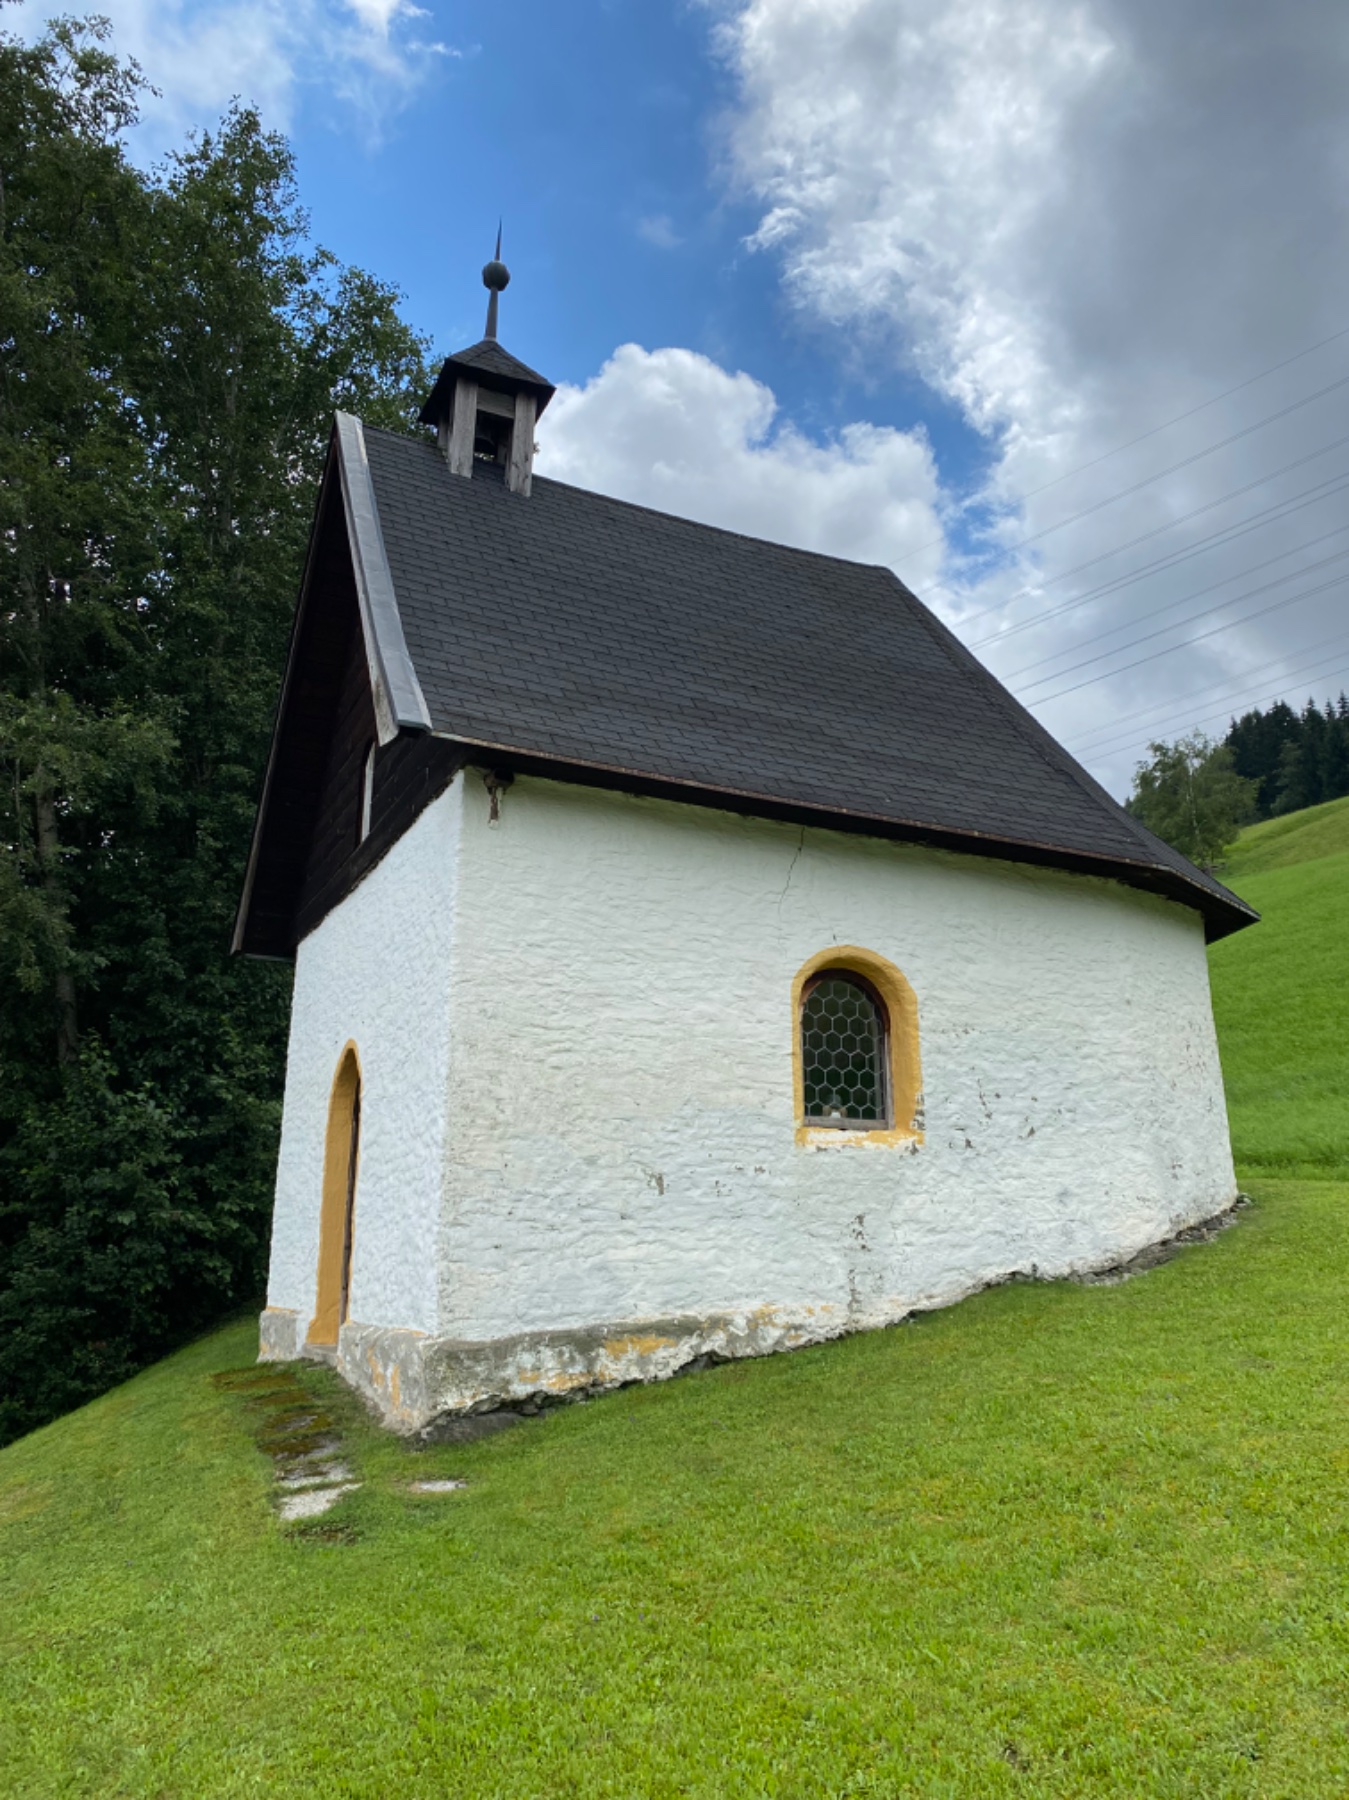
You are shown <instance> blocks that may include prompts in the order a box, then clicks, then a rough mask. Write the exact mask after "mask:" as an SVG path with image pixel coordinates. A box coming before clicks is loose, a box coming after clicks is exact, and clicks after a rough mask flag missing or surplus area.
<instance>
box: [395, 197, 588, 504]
mask: <svg viewBox="0 0 1349 1800" xmlns="http://www.w3.org/2000/svg"><path fill="white" fill-rule="evenodd" d="M510 279H511V272H510V270H509V269H508V268H507V267H506V265H505V263H504V262H502V260H501V227H500V226H499V225H498V226H497V244H496V250H495V252H494V254H493V256H492V260H491V261H490V262H489V263H487V264H485V266H484V268H483V272H482V284H483V286H484V287H485V288H486V289H487V294H488V300H487V329H486V331H485V332H484V333H483V335H482V337H481V338H480V339H479V340H478V342H477V343H476V344H470V345H469V347H468V349H467V350H456V351H455V353H454V355H453V356H447V357H446V358H445V361H444V363H443V364H442V365H441V370H440V374H439V375H438V376H437V377H436V385H435V386H434V387H433V388H432V389H431V392H430V393H429V394H428V395H427V397H426V404H425V405H424V406H423V407H422V410H421V412H420V413H419V414H418V418H419V419H420V420H421V422H422V424H423V425H431V426H434V427H435V433H436V442H437V443H438V444H439V446H440V449H441V451H442V453H443V455H444V457H445V460H446V461H447V462H448V463H449V465H450V469H451V472H452V473H453V474H455V475H462V476H464V477H465V478H466V479H468V480H471V479H472V477H473V470H474V465H475V464H477V465H479V466H484V465H487V464H495V465H497V467H498V468H500V469H502V470H503V471H504V473H505V480H506V486H507V487H508V488H509V489H510V491H511V492H512V493H513V494H521V495H528V494H529V492H530V489H531V486H532V483H533V470H534V450H535V444H534V427H535V425H536V424H537V422H538V418H539V414H540V413H541V412H542V411H543V409H544V407H545V406H547V404H548V402H549V401H550V400H551V399H552V397H553V395H554V394H555V393H556V392H557V390H556V388H555V387H554V386H553V384H552V382H551V381H545V380H544V378H543V376H542V375H540V374H539V373H538V371H537V370H535V369H531V368H530V367H529V365H528V363H522V362H521V361H520V359H519V357H518V356H512V355H511V353H510V351H509V350H505V349H503V348H502V346H501V345H500V344H499V343H498V342H497V312H498V308H499V304H500V300H501V296H502V294H503V293H504V292H505V291H506V288H507V286H508V285H509V283H510Z"/></svg>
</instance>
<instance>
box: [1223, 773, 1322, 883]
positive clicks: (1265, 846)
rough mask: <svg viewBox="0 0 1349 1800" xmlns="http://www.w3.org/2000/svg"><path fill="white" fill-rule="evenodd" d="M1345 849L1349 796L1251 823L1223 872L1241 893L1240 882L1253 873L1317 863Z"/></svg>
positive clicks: (1230, 852) (1229, 854)
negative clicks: (1305, 863) (1257, 822)
mask: <svg viewBox="0 0 1349 1800" xmlns="http://www.w3.org/2000/svg"><path fill="white" fill-rule="evenodd" d="M1341 851H1347V852H1349V796H1346V797H1345V798H1344V799H1342V800H1328V801H1327V802H1326V803H1325V805H1324V806H1308V807H1306V808H1305V809H1304V810H1303V811H1302V812H1295V813H1284V814H1283V815H1282V817H1280V818H1277V819H1262V820H1261V821H1260V823H1259V824H1258V825H1248V826H1247V827H1246V829H1245V831H1243V832H1242V834H1241V836H1240V837H1239V838H1238V839H1237V841H1236V843H1235V844H1234V845H1233V846H1232V848H1231V849H1230V850H1229V851H1228V853H1227V860H1226V862H1225V863H1224V864H1223V867H1222V869H1221V870H1220V871H1219V873H1220V875H1221V877H1222V879H1223V880H1224V881H1225V882H1226V883H1227V885H1228V886H1229V887H1232V886H1233V885H1234V884H1236V885H1237V891H1238V892H1240V891H1241V888H1240V883H1241V882H1242V881H1243V880H1244V879H1245V878H1246V877H1247V876H1249V875H1263V874H1265V873H1266V872H1267V871H1268V870H1270V869H1285V868H1288V867H1290V866H1291V865H1292V864H1294V863H1304V862H1314V861H1316V860H1317V859H1318V858H1320V857H1323V856H1336V855H1338V854H1339V853H1340V852H1341Z"/></svg>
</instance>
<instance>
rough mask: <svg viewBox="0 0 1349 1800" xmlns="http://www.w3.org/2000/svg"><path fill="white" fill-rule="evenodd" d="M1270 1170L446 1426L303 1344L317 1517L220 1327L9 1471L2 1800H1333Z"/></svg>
mask: <svg viewBox="0 0 1349 1800" xmlns="http://www.w3.org/2000/svg"><path fill="white" fill-rule="evenodd" d="M1259 1194H1260V1201H1259V1204H1257V1206H1256V1207H1255V1208H1254V1209H1252V1210H1251V1211H1250V1212H1248V1213H1246V1214H1245V1215H1244V1216H1243V1217H1242V1218H1241V1220H1240V1222H1239V1223H1238V1224H1237V1225H1236V1227H1235V1228H1234V1229H1232V1230H1231V1231H1229V1232H1227V1233H1225V1234H1224V1235H1223V1236H1222V1237H1220V1238H1219V1239H1218V1240H1217V1241H1216V1242H1214V1243H1211V1244H1207V1245H1203V1246H1201V1247H1197V1248H1194V1249H1191V1250H1189V1251H1186V1252H1183V1253H1182V1254H1181V1255H1180V1256H1179V1257H1178V1258H1177V1259H1176V1260H1175V1261H1173V1262H1171V1263H1169V1264H1167V1265H1166V1266H1164V1267H1162V1268H1160V1269H1156V1270H1154V1271H1152V1272H1151V1273H1150V1274H1148V1275H1146V1276H1143V1277H1141V1278H1139V1279H1136V1280H1134V1281H1130V1282H1127V1283H1125V1284H1123V1285H1120V1286H1113V1287H1111V1286H1096V1287H1077V1286H1072V1285H1069V1284H1055V1285H1052V1286H1051V1285H1042V1284H1029V1283H1022V1284H1016V1285H1011V1286H1007V1287H1003V1288H998V1289H994V1290H991V1291H989V1292H986V1293H984V1294H981V1295H978V1296H976V1297H975V1298H973V1299H971V1300H969V1301H967V1302H965V1303H964V1304H963V1305H961V1306H959V1307H955V1308H951V1309H949V1310H946V1311H944V1312H940V1313H936V1314H932V1315H929V1316H928V1317H927V1318H925V1319H923V1320H921V1321H919V1322H917V1323H915V1324H912V1325H910V1326H908V1327H904V1328H897V1329H894V1330H890V1331H881V1332H873V1333H868V1334H865V1335H862V1336H858V1337H855V1338H851V1339H846V1340H844V1341H841V1342H839V1343H835V1344H830V1345H824V1346H820V1347H818V1348H814V1349H809V1350H802V1351H797V1352H794V1353H793V1354H791V1355H788V1356H778V1357H770V1358H766V1359H764V1360H763V1361H761V1362H757V1363H739V1364H733V1365H728V1366H726V1367H723V1368H719V1369H714V1370H710V1371H708V1372H706V1373H704V1374H701V1375H695V1376H691V1377H688V1378H686V1379H683V1380H679V1381H674V1382H669V1383H665V1384H661V1385H659V1386H654V1387H649V1388H633V1389H628V1390H626V1391H625V1392H623V1393H619V1394H616V1395H613V1396H611V1397H609V1398H607V1399H604V1400H600V1401H596V1402H592V1403H591V1404H589V1405H585V1406H576V1407H570V1408H564V1409H562V1410H560V1411H559V1412H557V1413H555V1414H553V1415H551V1416H547V1417H545V1418H544V1419H541V1420H538V1421H534V1422H530V1423H526V1424H523V1425H521V1426H519V1427H517V1428H516V1429H515V1430H514V1431H512V1432H508V1433H506V1434H505V1435H504V1436H501V1437H496V1438H491V1439H488V1440H486V1441H483V1442H479V1443H477V1444H473V1445H469V1446H466V1447H461V1448H449V1447H442V1448H440V1449H435V1450H428V1451H424V1452H421V1453H415V1452H413V1451H411V1450H409V1449H408V1448H406V1447H405V1446H404V1445H402V1444H401V1443H399V1442H398V1441H396V1440H393V1439H390V1438H389V1437H387V1436H385V1435H383V1434H381V1433H379V1432H378V1431H377V1430H376V1429H375V1428H374V1427H372V1426H371V1425H370V1424H369V1422H368V1421H367V1420H366V1419H365V1418H364V1416H363V1415H362V1414H361V1413H360V1411H359V1408H358V1407H357V1405H356V1403H355V1401H354V1400H353V1399H352V1397H351V1396H349V1395H348V1394H346V1393H345V1392H344V1391H343V1390H341V1389H340V1388H339V1386H338V1384H337V1383H336V1382H335V1380H334V1378H333V1377H332V1376H331V1374H330V1372H329V1371H327V1370H326V1369H321V1368H316V1367H313V1366H312V1365H311V1366H309V1367H307V1368H305V1369H303V1370H302V1371H301V1373H300V1379H301V1380H302V1381H303V1382H304V1383H305V1384H306V1386H307V1387H308V1389H309V1390H310V1391H311V1392H312V1393H313V1395H314V1397H315V1398H314V1404H315V1406H316V1407H323V1408H327V1409H328V1411H329V1412H330V1413H331V1414H332V1416H333V1418H334V1419H335V1420H336V1422H337V1424H338V1426H339V1427H340V1428H341V1430H342V1432H343V1435H344V1439H345V1452H346V1455H347V1457H348V1459H349V1461H350V1463H351V1466H352V1468H353V1471H354V1474H355V1477H356V1478H357V1479H358V1480H359V1481H360V1482H361V1484H362V1485H361V1487H360V1488H359V1490H358V1491H356V1492H354V1493H351V1494H348V1495H347V1497H346V1498H345V1499H343V1500H342V1501H341V1502H340V1504H339V1506H338V1507H337V1509H336V1510H335V1511H334V1512H332V1513H330V1514H329V1515H328V1516H327V1517H326V1518H325V1519H322V1520H320V1521H317V1522H316V1523H315V1524H314V1525H311V1526H308V1527H294V1528H290V1529H287V1528H283V1527H281V1526H279V1525H278V1523H277V1521H276V1518H275V1516H274V1514H273V1512H272V1509H271V1500H272V1487H271V1473H270V1465H269V1463H268V1461H267V1459H266V1458H265V1457H264V1456H263V1455H261V1454H260V1452H259V1450H258V1448H257V1447H256V1445H255V1442H254V1431H255V1429H256V1423H257V1418H258V1412H257V1409H258V1405H259V1402H260V1399H261V1398H262V1394H261V1391H260V1390H259V1389H257V1388H256V1387H250V1386H249V1385H248V1384H249V1383H250V1382H256V1380H257V1375H256V1373H255V1372H251V1371H250V1370H249V1366H248V1365H249V1363H250V1360H251V1358H252V1355H253V1353H254V1348H255V1344H256V1338H255V1335H254V1327H253V1326H252V1324H251V1322H250V1323H245V1324H243V1325H239V1326H235V1327H232V1328H230V1329H229V1330H227V1331H224V1332H221V1333H219V1334H217V1335H216V1336H215V1337H213V1338H210V1339H208V1340H206V1341H204V1342H202V1343H200V1344H197V1345H195V1346H194V1347H192V1348H191V1349H189V1350H187V1351H185V1352H183V1353H182V1354H180V1355H178V1356H176V1357H174V1358H172V1359H170V1360H169V1361H167V1362H165V1363H162V1364H160V1365H159V1366H157V1367H156V1368H154V1369H152V1370H149V1371H147V1372H146V1373H145V1374H144V1375H142V1376H140V1377H138V1378H137V1379H136V1380H135V1381H133V1382H131V1383H129V1384H128V1385H127V1386H125V1387H123V1388H121V1389H119V1390H117V1391H116V1392H114V1393H112V1394H109V1395H106V1396H105V1397H104V1398H103V1399H101V1400H98V1401H95V1402H94V1403H93V1404H92V1405H90V1406H88V1407H85V1408H84V1409H83V1410H82V1411H80V1412H78V1413H74V1414H72V1415H71V1416H70V1417H68V1418H66V1419H62V1420H60V1421H58V1422H57V1423H56V1424H55V1425H52V1426H49V1427H47V1428H46V1429H45V1430H43V1431H39V1432H35V1433H34V1434H33V1435H32V1436H31V1437H29V1438H26V1439H24V1440H22V1441H21V1442H19V1443H17V1444H14V1445H12V1446H10V1447H9V1448H8V1449H7V1450H5V1451H3V1452H0V1720H3V1725H0V1739H3V1744H4V1750H3V1755H0V1792H2V1793H4V1794H5V1795H7V1796H9V1795H13V1796H19V1795H22V1796H23V1797H24V1800H39V1797H42V1796H48V1795H50V1796H57V1795H60V1796H62V1800H67V1797H71V1796H80V1797H83V1796H90V1797H91V1800H92V1797H93V1796H99V1797H102V1796H108V1795H119V1796H144V1797H146V1800H149V1797H150V1796H173V1797H174V1800H183V1797H187V1796H203V1797H209V1800H229V1797H232V1796H236V1795H245V1794H254V1793H261V1792H265V1793H269V1794H277V1795H285V1796H291V1795H294V1796H301V1795H303V1796H313V1795H325V1796H326V1795H335V1796H347V1797H351V1796H370V1797H371V1800H376V1797H378V1800H387V1797H388V1796H390V1795H418V1796H420V1795H428V1796H430V1795H442V1794H446V1795H448V1794H454V1795H464V1796H471V1797H472V1800H534V1797H537V1800H545V1797H546V1800H555V1797H557V1796H579V1797H583V1800H590V1797H592V1796H593V1797H595V1800H634V1797H636V1796H641V1800H674V1797H675V1796H694V1797H697V1800H751V1797H753V1800H762V1797H764V1796H772V1797H775V1800H820V1797H827V1796H844V1795H848V1796H859V1797H860V1796H868V1795H870V1796H877V1797H882V1796H883V1797H885V1800H892V1797H893V1800H898V1797H899V1796H932V1797H933V1800H935V1797H936V1796H955V1795H959V1796H962V1797H963V1796H967V1795H968V1796H978V1797H980V1800H982V1797H983V1796H998V1795H1008V1796H1011V1795H1019V1794H1034V1795H1036V1796H1040V1797H1059V1796H1062V1797H1063V1800H1067V1797H1068V1796H1084V1795H1086V1796H1090V1795H1101V1796H1111V1797H1113V1796H1116V1795H1122V1794H1127V1795H1131V1796H1158V1797H1170V1796H1175V1797H1176V1800H1180V1797H1181V1796H1186V1797H1188V1796H1192V1795H1196V1794H1215V1795H1216V1794H1221V1795H1223V1796H1224V1797H1225V1800H1281V1797H1282V1800H1315V1797H1316V1796H1327V1797H1329V1796H1332V1795H1335V1796H1338V1795H1341V1794H1343V1793H1345V1792H1346V1791H1349V1728H1347V1727H1346V1712H1345V1708H1344V1704H1343V1699H1344V1694H1343V1676H1344V1667H1345V1657H1346V1653H1349V1558H1346V1556H1345V1554H1344V1530H1343V1524H1342V1521H1343V1520H1344V1519H1345V1518H1346V1517H1347V1516H1349V1463H1347V1462H1346V1459H1345V1455H1344V1447H1343V1446H1344V1429H1343V1426H1344V1418H1345V1416H1346V1410H1347V1409H1349V1360H1346V1358H1345V1356H1344V1354H1343V1346H1344V1330H1345V1328H1344V1304H1343V1295H1344V1291H1345V1287H1346V1284H1349V1238H1346V1235H1345V1233H1344V1232H1343V1231H1342V1230H1341V1229H1340V1221H1341V1220H1342V1219H1343V1216H1344V1209H1345V1206H1346V1204H1347V1203H1349V1188H1344V1187H1336V1186H1334V1185H1332V1184H1330V1183H1326V1182H1321V1183H1306V1184H1303V1185H1298V1184H1296V1183H1291V1182H1290V1183H1273V1182H1271V1183H1267V1184H1265V1185H1264V1186H1263V1187H1262V1188H1261V1189H1260V1190H1259ZM231 1369H235V1370H238V1371H239V1373H238V1375H236V1376H230V1377H227V1384H226V1385H224V1386H221V1385H219V1384H217V1383H216V1382H215V1381H214V1380H213V1376H215V1375H217V1374H219V1373H220V1372H222V1371H228V1370H231ZM272 1379H275V1377H274V1376H273V1375H270V1374H264V1375H263V1380H264V1381H267V1380H272ZM414 1475H417V1476H423V1477H425V1476H428V1475H435V1476H442V1477H448V1476H457V1477H463V1478H466V1479H467V1481H468V1486H467V1487H466V1488H465V1489H463V1490H462V1491H457V1492H451V1493H447V1494H440V1495H434V1496H429V1495H428V1496H420V1495H417V1494H415V1493H413V1492H412V1491H411V1489H410V1485H409V1483H410V1478H411V1477H412V1476H414ZM1313 1497H1314V1500H1315V1504H1314V1505H1311V1504H1309V1499H1311V1498H1313Z"/></svg>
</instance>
